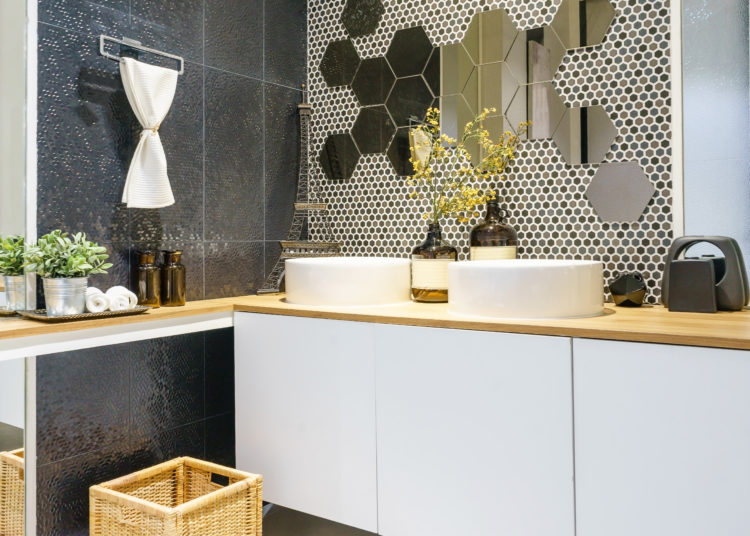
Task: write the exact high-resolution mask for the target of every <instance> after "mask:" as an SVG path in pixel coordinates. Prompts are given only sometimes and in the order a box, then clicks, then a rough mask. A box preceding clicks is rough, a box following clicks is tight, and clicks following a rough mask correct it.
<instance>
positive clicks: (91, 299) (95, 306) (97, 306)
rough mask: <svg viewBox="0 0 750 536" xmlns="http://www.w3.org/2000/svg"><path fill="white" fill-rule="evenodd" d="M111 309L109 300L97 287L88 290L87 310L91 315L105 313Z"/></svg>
mask: <svg viewBox="0 0 750 536" xmlns="http://www.w3.org/2000/svg"><path fill="white" fill-rule="evenodd" d="M107 309H109V298H108V297H107V296H106V294H104V293H103V292H102V291H101V290H99V289H98V288H96V287H89V288H87V289H86V310H87V311H88V312H89V313H103V312H104V311H106V310H107Z"/></svg>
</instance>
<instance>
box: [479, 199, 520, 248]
mask: <svg viewBox="0 0 750 536" xmlns="http://www.w3.org/2000/svg"><path fill="white" fill-rule="evenodd" d="M507 217H508V211H507V210H506V209H504V208H500V206H499V205H498V202H497V199H490V200H489V201H488V202H487V214H486V215H485V217H484V221H483V222H482V223H480V224H479V225H477V226H475V227H474V228H473V229H472V230H471V237H470V245H471V260H473V261H487V260H500V259H515V258H516V257H517V255H518V233H516V230H515V229H514V228H513V227H511V226H510V225H508V224H507V223H505V218H507Z"/></svg>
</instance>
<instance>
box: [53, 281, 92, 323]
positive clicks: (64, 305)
mask: <svg viewBox="0 0 750 536" xmlns="http://www.w3.org/2000/svg"><path fill="white" fill-rule="evenodd" d="M88 281H89V278H88V277H70V278H59V279H51V278H45V279H44V301H45V302H46V303H47V316H66V315H79V314H81V313H83V312H84V311H85V310H86V287H87V286H88Z"/></svg>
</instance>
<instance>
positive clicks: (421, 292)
mask: <svg viewBox="0 0 750 536" xmlns="http://www.w3.org/2000/svg"><path fill="white" fill-rule="evenodd" d="M495 112H496V110H495V109H494V108H490V109H485V110H483V111H482V113H480V114H479V115H477V116H476V117H475V118H474V119H473V120H472V121H470V122H469V123H467V124H466V127H465V128H464V131H463V133H462V135H461V138H460V139H455V138H451V137H450V136H448V135H446V134H444V133H443V132H442V131H441V128H440V110H438V109H436V108H430V109H429V110H428V111H427V116H426V118H425V120H424V122H423V123H421V124H419V125H418V126H417V127H416V128H413V129H411V131H410V140H411V158H410V162H411V164H412V165H413V166H414V174H413V175H412V176H411V177H409V179H408V180H407V185H408V186H409V187H410V188H411V193H410V196H411V198H412V199H415V200H418V201H419V202H421V204H422V206H423V207H424V208H426V211H425V212H424V213H423V214H422V217H423V219H424V220H426V221H427V223H428V225H429V226H428V230H427V237H426V239H425V241H424V242H423V243H422V244H420V245H419V246H417V247H415V248H414V250H413V251H412V255H411V258H412V299H413V300H415V301H420V302H446V301H448V265H449V264H450V263H451V262H454V261H456V260H458V250H457V249H456V248H455V247H453V246H452V245H450V244H449V243H447V242H446V241H445V240H443V236H442V230H441V227H440V221H441V220H442V219H443V218H447V217H455V218H456V219H457V220H458V221H459V222H461V223H465V222H468V221H469V220H470V219H471V217H472V216H478V214H477V212H476V210H477V207H479V206H480V205H484V204H485V203H487V201H488V200H490V199H495V191H494V188H490V187H488V188H483V187H482V184H481V183H482V182H484V181H487V180H488V179H490V178H493V177H496V178H497V179H498V180H503V179H504V178H505V177H504V176H503V172H504V171H505V168H506V167H507V166H508V165H509V164H510V163H511V162H512V161H513V160H514V159H515V157H516V151H517V149H518V146H519V144H520V143H521V136H523V135H524V134H526V131H527V129H528V126H529V125H530V124H531V123H520V124H519V125H518V128H517V132H518V134H513V133H512V132H510V131H506V132H504V133H503V134H501V135H500V136H499V138H498V139H497V140H493V139H492V138H491V137H490V134H489V132H488V131H487V129H485V128H484V127H483V122H484V121H485V119H487V117H488V116H489V115H490V114H492V113H495ZM469 146H477V147H478V148H479V150H480V151H481V154H482V158H481V161H480V162H479V163H478V164H477V165H472V163H471V155H470V154H469V150H468V149H467V147H469Z"/></svg>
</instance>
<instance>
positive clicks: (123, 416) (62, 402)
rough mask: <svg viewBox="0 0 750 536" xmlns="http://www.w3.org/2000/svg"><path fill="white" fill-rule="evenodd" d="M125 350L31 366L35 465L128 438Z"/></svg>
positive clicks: (83, 353)
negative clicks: (34, 373) (33, 373)
mask: <svg viewBox="0 0 750 536" xmlns="http://www.w3.org/2000/svg"><path fill="white" fill-rule="evenodd" d="M126 346H127V345H118V346H110V347H107V348H92V349H90V350H80V351H77V352H66V353H62V354H52V355H48V356H42V357H39V358H38V360H37V395H36V398H37V402H36V404H37V460H38V463H39V464H45V463H50V462H54V461H58V460H62V459H65V458H70V457H71V456H75V455H78V454H81V453H84V452H89V451H93V450H96V449H98V448H101V447H103V446H104V445H106V444H109V443H113V442H117V441H120V442H123V441H126V440H127V438H128V430H129V428H128V424H129V423H128V417H129V413H128V397H129V388H130V377H129V369H130V354H129V352H128V351H127V348H126Z"/></svg>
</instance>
